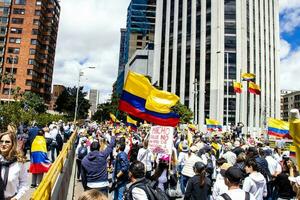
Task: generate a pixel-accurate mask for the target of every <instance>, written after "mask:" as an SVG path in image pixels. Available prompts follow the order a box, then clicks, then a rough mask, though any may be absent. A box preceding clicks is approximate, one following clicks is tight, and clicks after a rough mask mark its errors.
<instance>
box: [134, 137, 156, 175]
mask: <svg viewBox="0 0 300 200" xmlns="http://www.w3.org/2000/svg"><path fill="white" fill-rule="evenodd" d="M137 160H138V161H141V162H142V163H143V164H144V165H145V167H146V178H148V179H149V178H150V177H151V172H152V161H153V154H152V152H151V151H150V149H148V140H144V142H143V148H140V149H139V152H138V156H137Z"/></svg>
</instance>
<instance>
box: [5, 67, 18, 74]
mask: <svg viewBox="0 0 300 200" xmlns="http://www.w3.org/2000/svg"><path fill="white" fill-rule="evenodd" d="M11 69H12V68H5V72H7V73H9V74H10V73H11V72H12V71H11ZM16 73H17V69H16V68H14V70H13V74H16Z"/></svg>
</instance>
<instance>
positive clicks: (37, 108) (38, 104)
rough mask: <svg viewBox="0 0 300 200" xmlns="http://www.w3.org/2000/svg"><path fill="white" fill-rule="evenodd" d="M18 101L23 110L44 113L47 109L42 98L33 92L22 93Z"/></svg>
mask: <svg viewBox="0 0 300 200" xmlns="http://www.w3.org/2000/svg"><path fill="white" fill-rule="evenodd" d="M20 102H21V105H22V106H23V108H24V109H25V110H28V109H32V110H33V111H34V112H37V113H44V112H46V110H47V107H46V105H45V103H44V99H43V98H42V97H40V96H39V95H38V94H36V93H33V92H25V93H23V95H22V98H21V99H20Z"/></svg>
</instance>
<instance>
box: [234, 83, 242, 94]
mask: <svg viewBox="0 0 300 200" xmlns="http://www.w3.org/2000/svg"><path fill="white" fill-rule="evenodd" d="M233 89H234V92H235V93H239V94H241V93H242V91H243V85H242V84H241V83H239V82H233Z"/></svg>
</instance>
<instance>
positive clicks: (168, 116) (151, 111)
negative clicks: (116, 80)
mask: <svg viewBox="0 0 300 200" xmlns="http://www.w3.org/2000/svg"><path fill="white" fill-rule="evenodd" d="M178 100H179V97H178V96H176V95H175V94H172V93H170V92H166V91H161V90H158V89H156V88H155V87H154V86H152V85H151V83H150V81H149V79H148V78H147V77H145V76H144V75H142V74H138V73H135V72H131V71H129V72H128V75H127V78H126V81H125V84H124V88H123V92H122V96H121V98H120V101H119V109H120V110H122V111H123V112H126V113H128V114H130V115H131V116H135V117H138V118H140V119H143V120H147V121H149V122H152V123H154V124H158V125H162V126H176V125H177V124H178V123H179V116H178V115H177V114H176V113H174V112H172V111H171V107H173V106H174V105H175V104H176V103H177V102H178Z"/></svg>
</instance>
